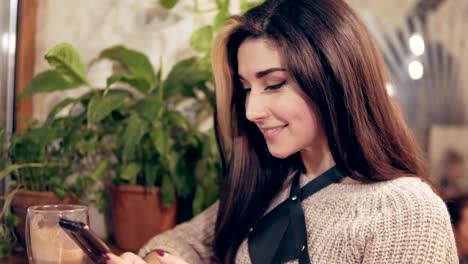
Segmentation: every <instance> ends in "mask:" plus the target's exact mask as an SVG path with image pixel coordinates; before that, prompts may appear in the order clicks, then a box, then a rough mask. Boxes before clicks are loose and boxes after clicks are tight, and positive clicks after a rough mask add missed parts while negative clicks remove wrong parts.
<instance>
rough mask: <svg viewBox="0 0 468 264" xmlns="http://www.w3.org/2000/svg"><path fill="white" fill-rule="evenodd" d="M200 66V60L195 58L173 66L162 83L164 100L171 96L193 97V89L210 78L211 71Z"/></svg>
mask: <svg viewBox="0 0 468 264" xmlns="http://www.w3.org/2000/svg"><path fill="white" fill-rule="evenodd" d="M201 65H202V64H200V60H198V59H197V58H195V57H192V58H189V59H185V60H182V61H180V62H178V63H177V64H175V65H174V67H172V69H171V71H170V72H169V75H168V76H167V78H166V80H165V82H164V98H168V97H170V96H171V95H173V94H181V95H183V96H190V97H194V96H195V93H194V92H193V87H195V86H198V85H201V84H204V83H205V82H206V81H207V80H210V78H211V71H208V70H206V69H204V68H203V67H201Z"/></svg>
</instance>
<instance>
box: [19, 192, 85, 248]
mask: <svg viewBox="0 0 468 264" xmlns="http://www.w3.org/2000/svg"><path fill="white" fill-rule="evenodd" d="M78 203H79V202H78V200H77V199H76V198H75V197H73V196H72V195H70V194H69V195H67V196H65V198H64V199H63V200H60V198H59V197H57V195H55V193H53V192H35V191H27V190H19V191H18V192H17V193H16V194H15V196H14V197H13V200H12V201H11V207H12V213H13V214H15V215H16V216H17V217H19V223H18V226H17V228H16V231H17V233H18V234H19V236H20V239H21V241H22V242H24V241H25V240H24V238H25V224H26V214H27V211H28V207H30V206H33V205H47V204H78Z"/></svg>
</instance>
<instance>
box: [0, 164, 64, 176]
mask: <svg viewBox="0 0 468 264" xmlns="http://www.w3.org/2000/svg"><path fill="white" fill-rule="evenodd" d="M59 166H61V165H60V164H57V163H26V164H13V165H10V166H8V167H6V168H5V169H3V170H2V171H0V180H2V179H3V178H5V177H6V176H7V175H9V174H11V173H12V172H14V171H17V170H19V169H23V168H45V167H59Z"/></svg>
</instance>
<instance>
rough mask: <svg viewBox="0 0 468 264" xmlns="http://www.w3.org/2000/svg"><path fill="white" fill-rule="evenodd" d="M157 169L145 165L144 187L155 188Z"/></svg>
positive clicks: (152, 165) (153, 166)
mask: <svg viewBox="0 0 468 264" xmlns="http://www.w3.org/2000/svg"><path fill="white" fill-rule="evenodd" d="M158 175H159V173H158V167H157V165H155V164H146V165H145V185H146V186H155V185H156V184H157V181H158Z"/></svg>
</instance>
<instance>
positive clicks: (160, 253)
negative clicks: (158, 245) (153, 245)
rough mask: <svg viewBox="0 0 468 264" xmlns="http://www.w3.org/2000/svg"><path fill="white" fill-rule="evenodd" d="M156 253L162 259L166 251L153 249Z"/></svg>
mask: <svg viewBox="0 0 468 264" xmlns="http://www.w3.org/2000/svg"><path fill="white" fill-rule="evenodd" d="M154 251H156V253H158V255H159V256H161V257H164V255H165V254H166V253H167V252H166V251H164V250H162V249H155V250H154Z"/></svg>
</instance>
